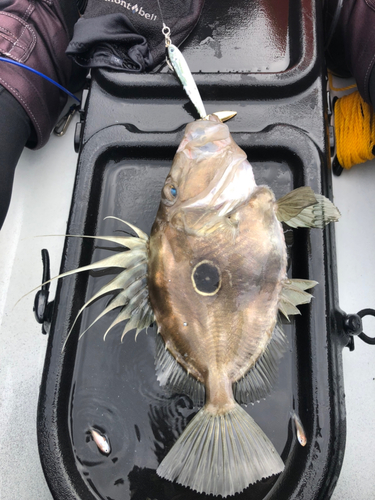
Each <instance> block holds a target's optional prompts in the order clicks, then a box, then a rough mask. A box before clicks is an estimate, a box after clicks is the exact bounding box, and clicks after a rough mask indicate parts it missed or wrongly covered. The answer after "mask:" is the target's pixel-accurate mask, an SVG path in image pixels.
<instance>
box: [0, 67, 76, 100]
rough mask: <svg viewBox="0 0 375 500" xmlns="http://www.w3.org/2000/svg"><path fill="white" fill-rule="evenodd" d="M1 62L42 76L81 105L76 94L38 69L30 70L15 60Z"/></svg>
mask: <svg viewBox="0 0 375 500" xmlns="http://www.w3.org/2000/svg"><path fill="white" fill-rule="evenodd" d="M0 61H3V62H7V63H10V64H14V65H15V66H20V67H21V68H25V69H27V70H29V71H31V72H32V73H35V74H36V75H39V76H41V77H42V78H44V79H45V80H48V81H49V82H51V83H53V85H56V87H59V89H60V90H62V91H63V92H65V93H66V94H68V95H69V96H70V97H73V99H75V100H76V101H78V102H79V103H81V100H80V99H78V97H76V96H75V95H74V94H72V93H71V92H69V90H67V89H66V88H65V87H63V86H62V85H60V84H59V83H57V82H55V80H52V78H50V77H49V76H47V75H44V74H43V73H40V72H39V71H37V70H36V69H33V68H30V66H26V64H22V63H19V62H17V61H13V59H7V58H6V57H0Z"/></svg>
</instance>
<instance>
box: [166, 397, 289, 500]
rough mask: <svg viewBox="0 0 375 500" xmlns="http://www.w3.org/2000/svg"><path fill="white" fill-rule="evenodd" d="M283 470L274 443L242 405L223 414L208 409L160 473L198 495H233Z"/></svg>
mask: <svg viewBox="0 0 375 500" xmlns="http://www.w3.org/2000/svg"><path fill="white" fill-rule="evenodd" d="M283 469H284V463H283V461H282V460H281V458H280V456H279V455H278V453H277V451H276V450H275V448H274V446H273V445H272V443H271V441H270V440H269V439H268V437H267V436H266V435H265V434H264V432H263V431H262V430H261V428H260V427H259V426H258V425H257V424H256V423H255V421H254V420H253V419H252V418H251V417H250V415H248V413H246V411H245V410H244V409H243V408H241V406H240V405H236V406H235V407H234V408H232V409H231V410H229V411H228V412H227V413H224V414H219V415H218V414H213V413H211V412H210V411H209V410H208V409H207V407H204V408H202V409H201V410H200V411H199V412H198V413H197V414H196V416H195V417H194V418H193V419H192V420H191V422H190V423H189V424H188V426H187V427H186V429H185V430H184V432H183V433H182V434H181V436H180V437H179V439H178V440H177V441H176V443H175V444H174V446H173V447H172V448H171V450H170V451H169V453H168V454H167V456H166V457H165V458H164V460H163V461H162V462H161V464H160V465H159V467H158V469H157V471H156V473H157V474H158V475H159V476H160V477H163V478H165V479H168V480H169V481H176V482H177V483H180V484H182V485H184V486H187V487H189V488H191V489H193V490H194V491H197V492H198V493H206V494H213V495H221V496H222V497H227V496H229V495H234V494H235V493H239V492H241V491H242V490H244V489H245V488H246V487H247V486H248V485H249V484H252V483H255V482H256V481H259V480H260V479H262V478H266V477H269V476H272V475H275V474H279V473H280V472H282V470H283Z"/></svg>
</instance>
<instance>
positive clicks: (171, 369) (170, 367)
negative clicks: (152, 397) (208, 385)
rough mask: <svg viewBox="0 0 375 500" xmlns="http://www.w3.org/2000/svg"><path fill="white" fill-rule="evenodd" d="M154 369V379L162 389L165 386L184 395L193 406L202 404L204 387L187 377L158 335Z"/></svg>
mask: <svg viewBox="0 0 375 500" xmlns="http://www.w3.org/2000/svg"><path fill="white" fill-rule="evenodd" d="M155 369H156V378H157V380H158V382H159V384H160V385H161V386H162V387H164V386H167V387H168V388H169V389H170V390H171V391H174V392H177V393H182V394H186V395H187V396H189V397H190V398H191V399H192V401H193V404H194V406H202V405H203V404H204V400H205V388H204V385H203V384H202V383H201V382H199V380H197V379H196V378H194V377H193V376H192V375H189V373H188V372H187V371H186V370H185V369H184V368H183V367H182V366H181V365H180V363H178V362H177V361H176V359H175V358H174V357H173V355H172V354H171V353H170V352H169V351H168V349H166V347H165V343H164V340H163V338H162V336H161V335H160V334H158V335H157V336H156V356H155Z"/></svg>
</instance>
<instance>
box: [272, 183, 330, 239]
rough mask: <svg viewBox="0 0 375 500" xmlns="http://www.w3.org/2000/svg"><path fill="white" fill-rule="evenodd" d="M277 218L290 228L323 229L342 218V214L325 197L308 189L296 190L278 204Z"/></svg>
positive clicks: (304, 187) (306, 187)
mask: <svg viewBox="0 0 375 500" xmlns="http://www.w3.org/2000/svg"><path fill="white" fill-rule="evenodd" d="M276 205H277V212H276V215H277V218H278V219H279V221H280V222H285V224H287V225H288V226H290V227H317V228H320V229H322V228H323V227H324V226H325V225H327V224H328V223H330V222H336V221H338V220H339V218H340V212H339V211H338V209H337V208H336V207H335V205H334V204H333V203H332V202H331V201H330V200H329V199H328V198H326V197H325V196H323V195H321V194H316V193H314V191H313V190H312V189H311V188H310V187H308V186H303V187H300V188H297V189H294V190H293V191H291V192H290V193H288V194H287V195H285V196H283V197H282V198H280V199H279V200H278V201H277V202H276Z"/></svg>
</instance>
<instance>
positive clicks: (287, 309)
mask: <svg viewBox="0 0 375 500" xmlns="http://www.w3.org/2000/svg"><path fill="white" fill-rule="evenodd" d="M317 284H318V282H317V281H314V280H302V279H287V280H284V283H283V288H282V291H281V294H280V300H279V311H280V312H282V313H283V315H284V316H285V317H286V319H288V320H289V315H293V314H301V313H300V311H299V309H298V308H297V306H298V305H302V304H309V303H310V302H311V299H312V298H313V295H311V293H308V292H306V291H305V290H309V289H310V288H313V287H314V286H316V285H317Z"/></svg>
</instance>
